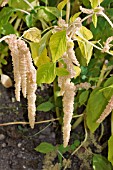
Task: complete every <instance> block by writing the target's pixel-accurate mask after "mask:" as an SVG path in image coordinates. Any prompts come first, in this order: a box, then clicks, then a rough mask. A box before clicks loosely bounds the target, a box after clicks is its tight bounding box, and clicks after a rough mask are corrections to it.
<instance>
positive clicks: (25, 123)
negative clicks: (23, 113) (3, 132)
mask: <svg viewBox="0 0 113 170" xmlns="http://www.w3.org/2000/svg"><path fill="white" fill-rule="evenodd" d="M81 116H82V114H81V115H75V116H73V118H77V117H81ZM59 119H60V118H56V119H49V120H42V121H39V122H35V124H41V123H48V122H54V121H56V120H59ZM18 124H21V125H28V124H29V122H8V123H1V124H0V126H8V125H18Z"/></svg>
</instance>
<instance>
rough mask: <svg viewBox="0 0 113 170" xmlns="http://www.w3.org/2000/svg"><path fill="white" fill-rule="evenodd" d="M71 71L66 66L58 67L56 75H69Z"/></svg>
mask: <svg viewBox="0 0 113 170" xmlns="http://www.w3.org/2000/svg"><path fill="white" fill-rule="evenodd" d="M68 74H69V72H68V71H67V69H66V68H56V75H57V76H67V75H68Z"/></svg>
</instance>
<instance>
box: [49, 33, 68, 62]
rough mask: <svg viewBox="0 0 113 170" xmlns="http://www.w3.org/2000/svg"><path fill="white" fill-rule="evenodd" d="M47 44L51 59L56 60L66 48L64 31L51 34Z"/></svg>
mask: <svg viewBox="0 0 113 170" xmlns="http://www.w3.org/2000/svg"><path fill="white" fill-rule="evenodd" d="M49 46H50V50H51V54H52V61H53V62H56V61H57V60H58V59H59V58H61V57H62V55H63V54H64V52H65V51H66V49H67V44H66V31H59V32H56V33H55V34H53V35H52V36H51V38H50V42H49Z"/></svg>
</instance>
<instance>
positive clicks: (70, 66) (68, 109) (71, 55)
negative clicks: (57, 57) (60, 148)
mask: <svg viewBox="0 0 113 170" xmlns="http://www.w3.org/2000/svg"><path fill="white" fill-rule="evenodd" d="M67 40H68V43H67V44H68V47H67V52H65V53H64V55H63V56H62V59H63V61H64V63H65V64H66V67H67V70H68V72H69V75H67V76H61V77H58V85H59V87H60V88H61V91H60V93H61V95H62V96H63V99H62V101H63V112H64V117H63V141H64V147H66V146H67V145H68V142H69V139H70V131H71V120H72V116H73V110H74V96H75V89H76V87H75V86H74V83H72V82H71V79H72V78H74V77H75V75H76V72H75V69H74V64H76V65H78V66H79V62H78V61H77V59H76V56H75V52H74V49H73V48H74V43H73V41H72V40H71V39H70V38H69V37H67ZM60 66H61V67H63V65H60Z"/></svg>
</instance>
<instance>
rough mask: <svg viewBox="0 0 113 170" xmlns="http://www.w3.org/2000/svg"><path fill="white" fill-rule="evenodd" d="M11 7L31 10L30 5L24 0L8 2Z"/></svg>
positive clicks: (30, 0)
mask: <svg viewBox="0 0 113 170" xmlns="http://www.w3.org/2000/svg"><path fill="white" fill-rule="evenodd" d="M28 1H29V2H33V1H34V0H28ZM8 4H9V6H11V7H13V8H20V9H25V10H27V9H29V5H28V4H27V3H25V2H24V1H23V0H16V1H15V0H9V1H8Z"/></svg>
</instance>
